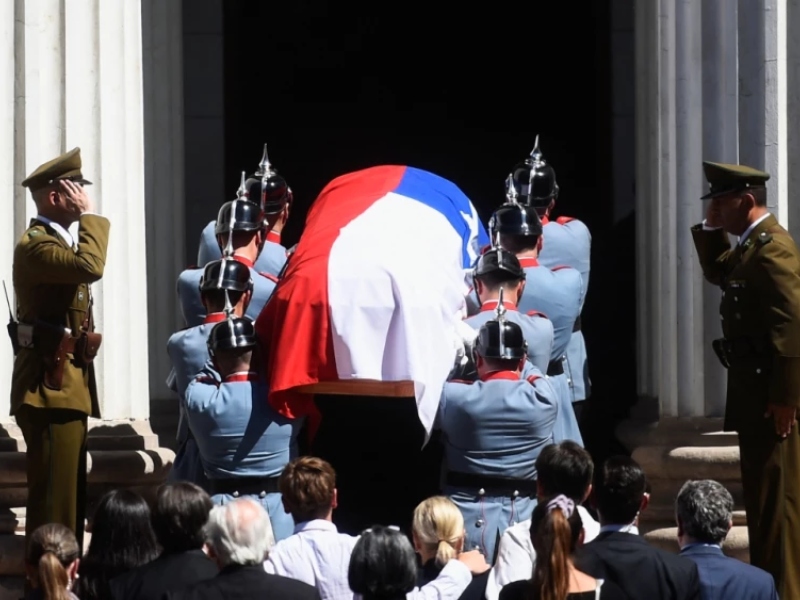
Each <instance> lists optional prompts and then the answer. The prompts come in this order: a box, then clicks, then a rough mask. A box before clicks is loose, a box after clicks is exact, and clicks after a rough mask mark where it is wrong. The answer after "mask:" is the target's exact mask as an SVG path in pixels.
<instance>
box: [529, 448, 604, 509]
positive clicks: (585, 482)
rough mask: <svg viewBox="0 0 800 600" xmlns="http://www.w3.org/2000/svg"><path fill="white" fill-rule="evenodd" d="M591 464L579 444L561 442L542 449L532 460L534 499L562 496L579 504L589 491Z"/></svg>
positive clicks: (591, 472) (592, 471)
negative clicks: (533, 460)
mask: <svg viewBox="0 0 800 600" xmlns="http://www.w3.org/2000/svg"><path fill="white" fill-rule="evenodd" d="M593 475H594V463H593V462H592V457H591V455H590V454H589V453H588V452H587V451H586V450H585V449H584V448H583V447H581V446H580V445H579V444H577V443H576V442H573V441H572V440H565V441H563V442H560V443H558V444H551V445H549V446H545V447H544V448H543V449H542V451H541V452H540V453H539V456H538V457H537V458H536V477H537V488H538V489H537V494H536V495H537V496H538V497H539V498H544V497H548V496H557V495H559V494H563V495H565V496H566V497H567V498H570V499H572V500H573V501H574V502H575V503H577V504H581V503H582V502H584V501H585V500H586V498H588V497H589V494H590V493H591V491H592V477H593Z"/></svg>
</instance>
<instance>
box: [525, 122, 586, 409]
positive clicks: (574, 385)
mask: <svg viewBox="0 0 800 600" xmlns="http://www.w3.org/2000/svg"><path fill="white" fill-rule="evenodd" d="M512 176H513V180H514V187H515V188H516V189H517V192H518V193H519V196H520V198H519V201H520V203H521V204H525V205H527V206H531V207H533V208H534V209H535V210H536V212H537V214H538V215H539V218H540V219H541V221H542V237H541V238H540V239H541V243H540V248H539V256H538V259H539V263H540V264H541V265H542V266H544V267H548V268H550V269H555V268H557V267H559V266H561V265H566V266H569V267H572V268H573V269H576V270H577V271H578V272H579V273H580V275H581V283H582V284H583V290H582V295H581V309H583V303H584V302H585V301H586V294H587V291H588V289H589V270H590V258H591V252H592V236H591V234H590V233H589V228H588V227H586V225H585V224H584V223H583V222H582V221H579V220H578V219H575V218H573V217H565V216H561V217H558V218H557V219H556V220H555V221H551V220H550V214H551V212H552V211H553V208H554V207H555V205H556V200H557V199H558V183H557V182H556V172H555V170H554V169H553V167H552V166H551V165H550V164H548V163H547V161H546V160H545V159H544V156H543V155H542V152H541V150H540V149H539V136H538V135H537V136H536V142H535V144H534V148H533V152H531V155H530V157H529V158H528V159H526V160H525V161H523V162H521V163H519V164H518V165H516V166H515V167H514V171H513V173H512ZM564 369H565V371H566V373H567V378H568V379H569V381H570V391H571V393H572V401H573V408H574V409H575V411H576V413H580V410H581V408H580V407H581V406H582V404H578V403H581V402H584V401H585V400H586V399H587V398H589V395H590V393H591V383H590V380H589V367H588V362H587V356H586V342H585V340H584V338H583V332H582V330H581V318H580V316H578V319H577V320H576V321H575V325H574V326H573V332H572V338H571V339H570V341H569V344H568V345H567V352H566V360H565V361H564Z"/></svg>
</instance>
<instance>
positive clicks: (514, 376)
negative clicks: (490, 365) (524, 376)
mask: <svg viewBox="0 0 800 600" xmlns="http://www.w3.org/2000/svg"><path fill="white" fill-rule="evenodd" d="M499 379H504V380H507V381H519V373H515V372H514V371H493V372H491V373H487V374H486V375H484V376H483V377H481V381H495V380H499Z"/></svg>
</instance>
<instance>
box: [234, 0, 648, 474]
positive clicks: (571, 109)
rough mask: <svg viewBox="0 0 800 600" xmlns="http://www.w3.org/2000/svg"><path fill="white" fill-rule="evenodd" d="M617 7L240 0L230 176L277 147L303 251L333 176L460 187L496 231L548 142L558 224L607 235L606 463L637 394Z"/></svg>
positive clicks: (598, 243)
mask: <svg viewBox="0 0 800 600" xmlns="http://www.w3.org/2000/svg"><path fill="white" fill-rule="evenodd" d="M609 5H610V3H609V2H608V0H597V1H595V2H593V3H592V4H591V5H589V3H585V4H582V6H586V8H584V9H579V8H577V7H576V5H575V3H571V2H529V3H507V2H498V3H480V4H476V5H475V7H474V8H473V7H471V6H470V4H469V3H443V4H442V3H435V2H429V1H428V2H421V1H419V0H409V1H407V2H404V3H397V4H388V5H387V4H383V5H382V4H380V3H366V2H363V3H362V2H357V3H331V2H325V1H323V0H295V1H293V2H266V1H263V0H237V1H236V2H225V3H224V10H225V13H224V28H225V61H224V64H225V115H226V117H225V148H226V161H225V165H226V173H225V181H229V182H232V184H233V183H234V182H236V181H238V174H239V172H240V171H241V170H242V169H247V170H248V171H252V170H253V168H254V167H255V166H256V163H257V161H258V158H259V157H260V152H261V145H262V144H263V142H265V141H267V142H268V143H269V144H270V149H271V151H270V158H271V160H272V162H273V163H274V164H275V165H276V167H277V168H278V169H279V171H280V172H281V173H282V174H283V175H285V176H286V177H287V179H288V180H289V182H290V184H291V186H292V188H293V190H294V192H295V198H296V208H295V210H294V213H293V215H292V219H291V222H290V226H289V230H288V231H287V232H286V234H285V236H284V239H285V240H286V242H287V246H288V245H290V244H293V243H294V242H295V241H296V240H297V236H298V235H299V232H300V229H301V227H302V222H303V219H304V217H305V210H306V209H307V207H308V205H309V203H310V202H311V201H312V200H313V199H314V197H315V196H316V194H317V193H318V192H319V191H320V190H321V188H322V187H323V186H324V185H325V184H326V183H327V182H328V181H330V180H331V179H332V178H334V177H336V176H338V175H341V174H343V173H346V172H350V171H353V170H357V169H359V168H363V167H367V166H372V165H377V164H407V165H413V166H416V167H420V168H424V169H428V170H430V171H433V172H435V173H437V174H439V175H442V176H444V177H447V178H449V179H451V180H452V181H454V182H455V183H457V184H458V185H459V186H460V187H461V188H462V189H463V190H464V191H465V192H466V193H467V195H468V196H470V197H471V198H472V200H473V202H474V203H475V204H476V206H477V207H478V209H479V211H480V212H481V215H482V216H483V217H484V220H486V219H488V217H489V215H490V214H491V211H492V210H493V208H495V207H496V206H497V205H499V204H501V203H502V202H503V201H504V193H503V190H504V180H505V177H506V175H507V174H508V172H509V170H510V169H511V167H512V166H513V165H514V163H515V162H517V161H518V160H520V159H522V158H524V157H525V156H526V155H527V154H528V153H529V152H530V150H531V148H532V145H533V141H534V138H535V136H536V134H537V133H538V134H540V136H541V147H542V149H543V151H544V153H545V156H546V158H547V159H548V160H549V161H550V162H551V164H553V165H554V167H555V169H556V171H557V174H558V179H559V184H560V187H561V196H560V200H559V204H558V206H557V208H556V213H557V214H559V215H570V216H574V217H577V218H580V219H582V220H583V221H585V222H586V223H587V225H588V226H589V227H590V229H591V231H592V233H593V236H594V241H593V246H594V248H593V272H592V280H591V284H590V291H589V296H588V300H587V303H586V308H585V312H584V318H583V323H584V330H585V332H586V337H587V343H588V344H589V351H590V352H591V354H590V361H591V362H590V367H591V375H592V379H593V383H594V400H595V407H596V409H595V410H596V411H597V412H596V414H595V418H594V419H593V422H594V423H595V427H594V431H593V433H592V434H591V435H590V436H589V438H588V439H587V440H586V441H587V443H588V445H590V448H591V450H592V451H593V454H594V455H595V456H596V457H597V458H598V459H600V458H602V457H603V456H606V455H607V454H608V453H609V452H612V451H615V450H616V446H615V443H614V442H613V437H612V436H611V435H610V433H611V431H612V430H613V425H614V422H615V421H617V420H619V419H620V418H621V417H623V416H624V415H625V411H626V410H627V406H628V405H629V404H630V403H631V401H632V399H633V398H634V396H635V363H634V360H635V356H634V355H633V345H632V340H633V339H634V329H633V328H634V324H635V316H634V312H633V307H634V302H635V297H634V295H635V287H634V279H633V278H634V266H633V265H634V262H633V252H634V240H633V230H632V220H631V223H630V224H628V225H629V226H628V227H627V230H626V229H625V228H626V225H625V224H622V225H617V226H616V228H615V226H614V223H613V208H612V198H611V159H612V158H611V103H610V97H611V72H610V64H611V62H610V42H609V39H610V34H609V32H610V27H609V18H610V17H609ZM233 189H234V187H233V186H231V192H232V191H233ZM408 236H409V243H411V241H412V240H413V236H414V232H413V231H409V232H408ZM612 282H613V283H612Z"/></svg>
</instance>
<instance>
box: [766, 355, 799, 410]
mask: <svg viewBox="0 0 800 600" xmlns="http://www.w3.org/2000/svg"><path fill="white" fill-rule="evenodd" d="M769 399H770V402H771V403H772V404H779V405H783V406H794V407H796V408H800V357H794V356H776V357H775V359H774V363H773V369H772V374H771V383H770V394H769Z"/></svg>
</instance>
